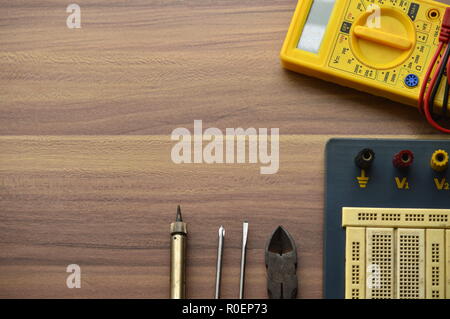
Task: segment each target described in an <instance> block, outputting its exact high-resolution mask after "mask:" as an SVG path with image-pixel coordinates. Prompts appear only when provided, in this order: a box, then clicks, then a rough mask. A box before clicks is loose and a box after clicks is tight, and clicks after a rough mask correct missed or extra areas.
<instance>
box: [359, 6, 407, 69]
mask: <svg viewBox="0 0 450 319" xmlns="http://www.w3.org/2000/svg"><path fill="white" fill-rule="evenodd" d="M415 42H416V31H415V29H414V24H413V22H412V21H411V19H410V18H409V17H408V16H407V15H405V14H404V13H403V12H401V11H400V10H397V9H394V8H381V9H380V8H377V9H374V10H372V11H368V12H365V13H363V14H362V15H360V16H359V17H358V18H357V19H356V21H355V23H354V24H353V26H352V28H351V30H350V43H351V49H352V51H353V53H354V55H355V56H356V58H357V59H358V60H359V61H360V62H361V63H363V64H365V65H366V66H369V67H372V68H375V69H389V68H393V67H396V66H397V65H399V64H401V63H403V62H404V61H405V60H406V59H407V58H408V57H409V56H410V55H411V53H412V51H413V50H414V45H415Z"/></svg>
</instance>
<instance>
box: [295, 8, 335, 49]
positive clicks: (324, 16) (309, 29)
mask: <svg viewBox="0 0 450 319" xmlns="http://www.w3.org/2000/svg"><path fill="white" fill-rule="evenodd" d="M334 3H335V0H313V2H312V5H311V9H310V11H309V14H308V18H307V19H306V22H305V25H304V26H303V32H302V34H301V36H300V40H299V41H298V45H297V48H298V49H300V50H304V51H308V52H311V53H318V52H319V48H320V44H321V43H322V39H323V36H324V35H325V30H326V28H327V25H328V21H329V20H330V15H331V11H333V7H334Z"/></svg>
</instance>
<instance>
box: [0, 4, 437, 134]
mask: <svg viewBox="0 0 450 319" xmlns="http://www.w3.org/2000/svg"><path fill="white" fill-rule="evenodd" d="M77 3H78V4H79V5H80V6H81V18H82V28H81V29H76V30H74V29H72V30H71V29H68V28H67V27H66V18H67V16H68V14H67V13H66V11H65V9H66V6H67V5H68V4H69V2H67V3H63V2H61V1H58V0H38V1H31V0H22V1H8V0H0V10H1V12H2V14H1V15H0V25H1V27H0V39H1V44H2V45H1V46H0V69H1V73H0V110H1V116H0V134H3V135H5V134H7V135H23V134H25V135H31V134H51V135H66V134H76V135H79V134H163V135H164V134H170V132H171V131H172V130H173V129H174V128H175V127H178V126H185V125H186V123H192V121H193V120H194V119H202V120H203V121H204V122H205V123H206V124H207V125H208V126H214V127H219V128H225V127H239V126H243V127H279V128H280V130H281V132H282V134H294V133H295V134H300V133H302V134H304V133H306V134H389V133H391V134H392V133H394V132H395V133H404V134H423V133H432V134H435V132H434V131H433V130H432V129H431V128H430V127H429V126H428V124H426V122H425V121H424V119H423V118H422V117H421V116H420V115H419V114H418V112H417V110H416V109H414V108H411V107H408V106H404V105H399V104H398V103H394V102H390V101H388V100H385V99H383V98H378V97H369V96H368V95H367V94H365V93H361V92H357V91H355V90H352V89H348V88H343V87H340V86H338V85H335V84H331V83H326V82H324V81H321V80H317V79H314V78H310V77H307V76H304V75H299V74H295V73H292V72H289V71H285V70H283V69H282V68H281V67H280V63H279V58H278V53H279V50H280V48H281V45H282V42H283V39H284V37H285V34H286V32H287V28H288V26H289V23H290V20H291V17H292V14H293V12H294V8H295V5H296V0H270V1H269V0H252V1H247V0H244V1H242V0H227V1H222V0H164V1H162V0H132V1H126V2H123V1H119V0H94V1H87V0H79V1H77Z"/></svg>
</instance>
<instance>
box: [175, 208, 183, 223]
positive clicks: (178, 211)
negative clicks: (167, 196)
mask: <svg viewBox="0 0 450 319" xmlns="http://www.w3.org/2000/svg"><path fill="white" fill-rule="evenodd" d="M176 221H177V222H182V221H183V218H182V217H181V207H180V205H178V207H177V219H176Z"/></svg>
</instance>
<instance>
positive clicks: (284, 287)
mask: <svg viewBox="0 0 450 319" xmlns="http://www.w3.org/2000/svg"><path fill="white" fill-rule="evenodd" d="M265 263H266V268H267V293H268V295H269V298H270V299H294V298H296V297H297V290H298V279H297V248H296V246H295V242H294V239H293V238H292V236H291V235H290V234H289V232H288V231H287V230H285V229H284V228H283V227H282V226H278V228H277V229H275V231H274V232H273V233H272V235H271V236H270V238H269V240H268V241H267V244H266V250H265Z"/></svg>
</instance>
